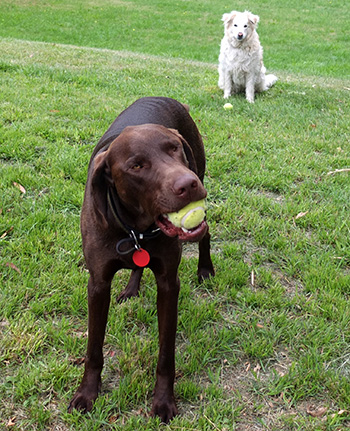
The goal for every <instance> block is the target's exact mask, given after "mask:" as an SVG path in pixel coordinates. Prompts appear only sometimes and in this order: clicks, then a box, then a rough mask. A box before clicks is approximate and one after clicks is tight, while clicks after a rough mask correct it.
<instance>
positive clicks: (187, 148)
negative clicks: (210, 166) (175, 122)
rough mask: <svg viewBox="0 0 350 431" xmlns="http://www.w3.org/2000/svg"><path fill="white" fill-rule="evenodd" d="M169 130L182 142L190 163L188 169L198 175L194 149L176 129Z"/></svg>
mask: <svg viewBox="0 0 350 431" xmlns="http://www.w3.org/2000/svg"><path fill="white" fill-rule="evenodd" d="M169 130H170V132H171V133H173V134H174V135H176V136H177V137H178V138H179V139H180V141H181V143H182V147H183V150H184V154H185V159H186V160H187V162H188V167H189V169H191V171H193V172H194V173H195V174H197V173H198V169H197V163H196V160H195V158H194V155H193V151H192V148H191V147H190V144H189V143H188V142H187V141H186V139H185V138H184V137H183V136H182V135H181V133H179V132H178V131H177V130H175V129H169Z"/></svg>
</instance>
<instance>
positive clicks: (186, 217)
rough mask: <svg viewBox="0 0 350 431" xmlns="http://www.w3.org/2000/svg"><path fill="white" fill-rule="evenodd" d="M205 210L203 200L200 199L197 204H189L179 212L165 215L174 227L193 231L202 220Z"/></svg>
mask: <svg viewBox="0 0 350 431" xmlns="http://www.w3.org/2000/svg"><path fill="white" fill-rule="evenodd" d="M205 210H206V205H205V199H202V200H200V201H197V202H191V203H190V204H188V205H186V206H185V207H184V208H182V209H181V210H180V211H176V212H173V213H169V214H167V217H168V219H169V220H170V221H171V223H172V224H173V225H174V226H176V227H182V228H185V229H193V228H195V227H197V226H199V225H200V224H201V223H202V221H203V220H204V217H205Z"/></svg>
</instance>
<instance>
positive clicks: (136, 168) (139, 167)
mask: <svg viewBox="0 0 350 431" xmlns="http://www.w3.org/2000/svg"><path fill="white" fill-rule="evenodd" d="M131 169H132V170H133V171H139V170H140V169H142V165H140V164H139V163H135V164H134V165H132V166H131Z"/></svg>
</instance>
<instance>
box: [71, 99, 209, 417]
mask: <svg viewBox="0 0 350 431" xmlns="http://www.w3.org/2000/svg"><path fill="white" fill-rule="evenodd" d="M186 108H187V107H184V106H183V105H181V104H180V103H179V102H177V101H175V100H173V99H168V98H157V97H152V98H151V97H150V98H143V99H139V100H137V101H136V102H135V103H134V104H132V105H131V106H130V107H129V108H127V109H126V110H125V111H123V112H122V113H121V114H120V115H119V117H117V119H116V120H115V121H114V123H113V124H112V126H111V127H110V128H109V129H108V130H107V132H106V133H105V134H104V136H103V137H102V138H101V140H100V141H99V143H98V145H97V146H96V148H95V150H94V152H93V155H92V157H91V161H90V165H89V172H88V180H87V184H86V189H85V197H84V203H83V208H82V214H81V231H82V237H83V249H84V255H85V259H86V264H87V267H88V269H89V273H90V278H89V282H88V307H89V316H88V329H89V331H88V333H89V337H88V347H87V354H86V359H85V372H84V376H83V379H82V382H81V384H80V386H79V388H78V390H77V392H76V394H75V395H74V397H73V399H72V401H71V403H70V405H69V411H71V410H72V409H73V408H77V409H81V410H84V411H89V410H91V408H92V405H93V402H94V401H95V399H96V398H97V396H98V392H99V390H100V388H101V371H102V367H103V353H102V348H103V341H104V335H105V329H106V323H107V316H108V309H109V303H110V289H111V281H112V278H113V276H114V274H115V273H116V271H118V270H119V269H121V268H129V269H131V270H132V273H131V277H130V280H129V283H128V285H127V287H126V289H125V290H123V291H122V293H121V294H120V295H119V297H118V301H122V300H125V299H127V298H130V297H132V296H136V295H137V294H138V291H139V284H140V280H141V277H142V271H143V269H142V268H140V267H137V266H136V265H135V264H134V263H133V260H132V254H133V253H132V252H130V253H126V254H123V253H119V252H117V250H116V244H119V243H120V241H121V240H124V239H125V240H126V245H127V247H129V248H130V246H131V248H132V247H133V245H134V244H133V242H132V240H131V239H130V236H129V235H128V232H126V230H125V226H128V227H131V228H132V229H134V230H135V231H136V232H145V231H146V232H150V229H151V231H152V229H153V228H156V227H157V226H156V225H157V223H158V221H157V220H158V218H159V216H161V215H162V214H166V213H169V212H173V211H178V210H179V209H181V208H183V207H184V206H185V205H187V204H188V203H190V202H193V201H197V200H200V199H203V198H204V197H205V196H206V191H205V189H204V187H203V184H202V182H203V176H204V170H205V157H204V148H203V143H202V139H201V136H200V134H199V132H198V129H197V127H196V125H195V124H194V122H193V120H192V118H191V117H190V115H189V114H188V110H187V109H186ZM108 190H109V192H108ZM109 193H111V194H112V196H114V199H116V201H117V203H116V207H117V212H118V217H119V218H120V219H121V220H122V222H120V220H118V217H117V218H116V216H115V213H114V210H113V206H112V205H111V203H110V201H109V196H111V195H109ZM152 235H153V234H152ZM191 235H192V237H191ZM189 239H190V240H195V241H199V262H198V277H199V279H200V280H201V279H204V278H207V277H209V276H211V275H214V268H213V265H212V262H211V258H210V245H209V243H210V235H209V231H208V228H207V225H206V223H204V224H203V226H202V227H201V228H200V229H198V231H196V232H195V233H193V234H189ZM139 244H140V245H141V247H142V248H143V249H145V250H147V251H148V253H149V255H150V262H149V265H148V267H149V268H150V269H151V270H152V271H153V273H154V275H155V278H156V282H157V290H158V296H157V310H158V325H159V359H158V365H157V371H156V384H155V390H154V398H153V405H152V410H151V414H152V415H158V416H160V418H161V419H162V421H163V422H168V421H169V420H170V419H172V418H173V417H174V416H175V415H176V414H177V407H176V403H175V398H174V391H173V385H174V376H175V335H176V326H177V302H178V293H179V288H180V282H179V278H178V266H179V262H180V259H181V242H180V240H179V238H178V237H176V236H175V237H169V236H167V235H165V234H164V233H163V232H160V233H159V235H156V236H154V237H153V236H152V237H151V238H146V239H139ZM121 248H122V246H120V249H121ZM120 249H118V250H119V251H120Z"/></svg>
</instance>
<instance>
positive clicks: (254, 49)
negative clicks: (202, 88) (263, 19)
mask: <svg viewBox="0 0 350 431" xmlns="http://www.w3.org/2000/svg"><path fill="white" fill-rule="evenodd" d="M222 20H223V22H224V26H225V36H224V37H223V39H222V41H221V47H220V56H219V82H218V85H219V87H220V88H221V89H222V90H224V98H225V99H227V98H228V97H229V96H230V95H231V94H232V93H239V92H243V91H245V94H246V99H247V100H248V102H251V103H254V94H255V92H260V91H265V90H267V89H268V88H270V87H271V86H272V85H273V84H274V83H275V82H276V81H277V77H276V76H275V75H265V72H266V69H265V67H264V64H263V49H262V46H261V45H260V41H259V36H258V33H257V32H256V27H257V24H258V22H259V17H258V16H257V15H253V14H252V13H250V12H248V11H245V12H243V13H242V12H236V11H232V12H230V13H225V14H224V15H223V16H222Z"/></svg>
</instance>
